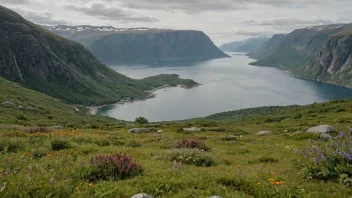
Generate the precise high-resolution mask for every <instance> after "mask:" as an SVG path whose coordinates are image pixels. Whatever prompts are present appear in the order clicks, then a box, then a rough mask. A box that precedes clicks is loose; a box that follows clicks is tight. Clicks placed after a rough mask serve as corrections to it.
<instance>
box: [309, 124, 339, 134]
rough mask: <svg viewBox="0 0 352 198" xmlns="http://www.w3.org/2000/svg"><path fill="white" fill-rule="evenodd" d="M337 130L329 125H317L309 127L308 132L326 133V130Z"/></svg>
mask: <svg viewBox="0 0 352 198" xmlns="http://www.w3.org/2000/svg"><path fill="white" fill-rule="evenodd" d="M335 131H336V130H335V129H334V128H333V127H331V126H329V125H320V126H316V127H312V128H310V129H308V130H307V131H306V132H308V133H326V132H335Z"/></svg>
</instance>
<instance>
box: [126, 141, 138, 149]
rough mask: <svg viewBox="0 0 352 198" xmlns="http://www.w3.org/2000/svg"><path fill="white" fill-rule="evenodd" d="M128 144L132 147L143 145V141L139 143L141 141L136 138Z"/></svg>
mask: <svg viewBox="0 0 352 198" xmlns="http://www.w3.org/2000/svg"><path fill="white" fill-rule="evenodd" d="M127 146H131V147H133V148H135V147H140V146H141V143H139V142H137V141H135V140H132V141H130V142H129V143H128V144H127Z"/></svg>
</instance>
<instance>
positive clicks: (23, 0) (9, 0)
mask: <svg viewBox="0 0 352 198" xmlns="http://www.w3.org/2000/svg"><path fill="white" fill-rule="evenodd" d="M0 3H4V4H15V5H19V4H29V0H0Z"/></svg>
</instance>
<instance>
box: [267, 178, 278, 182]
mask: <svg viewBox="0 0 352 198" xmlns="http://www.w3.org/2000/svg"><path fill="white" fill-rule="evenodd" d="M268 181H271V182H275V181H276V179H273V178H269V179H268Z"/></svg>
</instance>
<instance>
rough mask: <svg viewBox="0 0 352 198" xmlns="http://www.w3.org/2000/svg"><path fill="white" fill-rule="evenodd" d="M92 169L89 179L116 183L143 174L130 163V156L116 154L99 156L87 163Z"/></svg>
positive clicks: (141, 170)
mask: <svg viewBox="0 0 352 198" xmlns="http://www.w3.org/2000/svg"><path fill="white" fill-rule="evenodd" d="M89 164H90V166H91V167H92V168H93V169H92V171H91V172H90V175H89V176H90V179H92V180H94V181H96V180H100V179H101V180H110V181H117V180H123V179H128V178H132V177H135V176H137V175H140V174H142V173H143V168H142V166H141V165H139V164H138V163H136V162H133V161H132V156H130V155H126V154H121V153H116V154H113V155H99V156H95V157H92V158H91V159H90V161H89Z"/></svg>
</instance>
